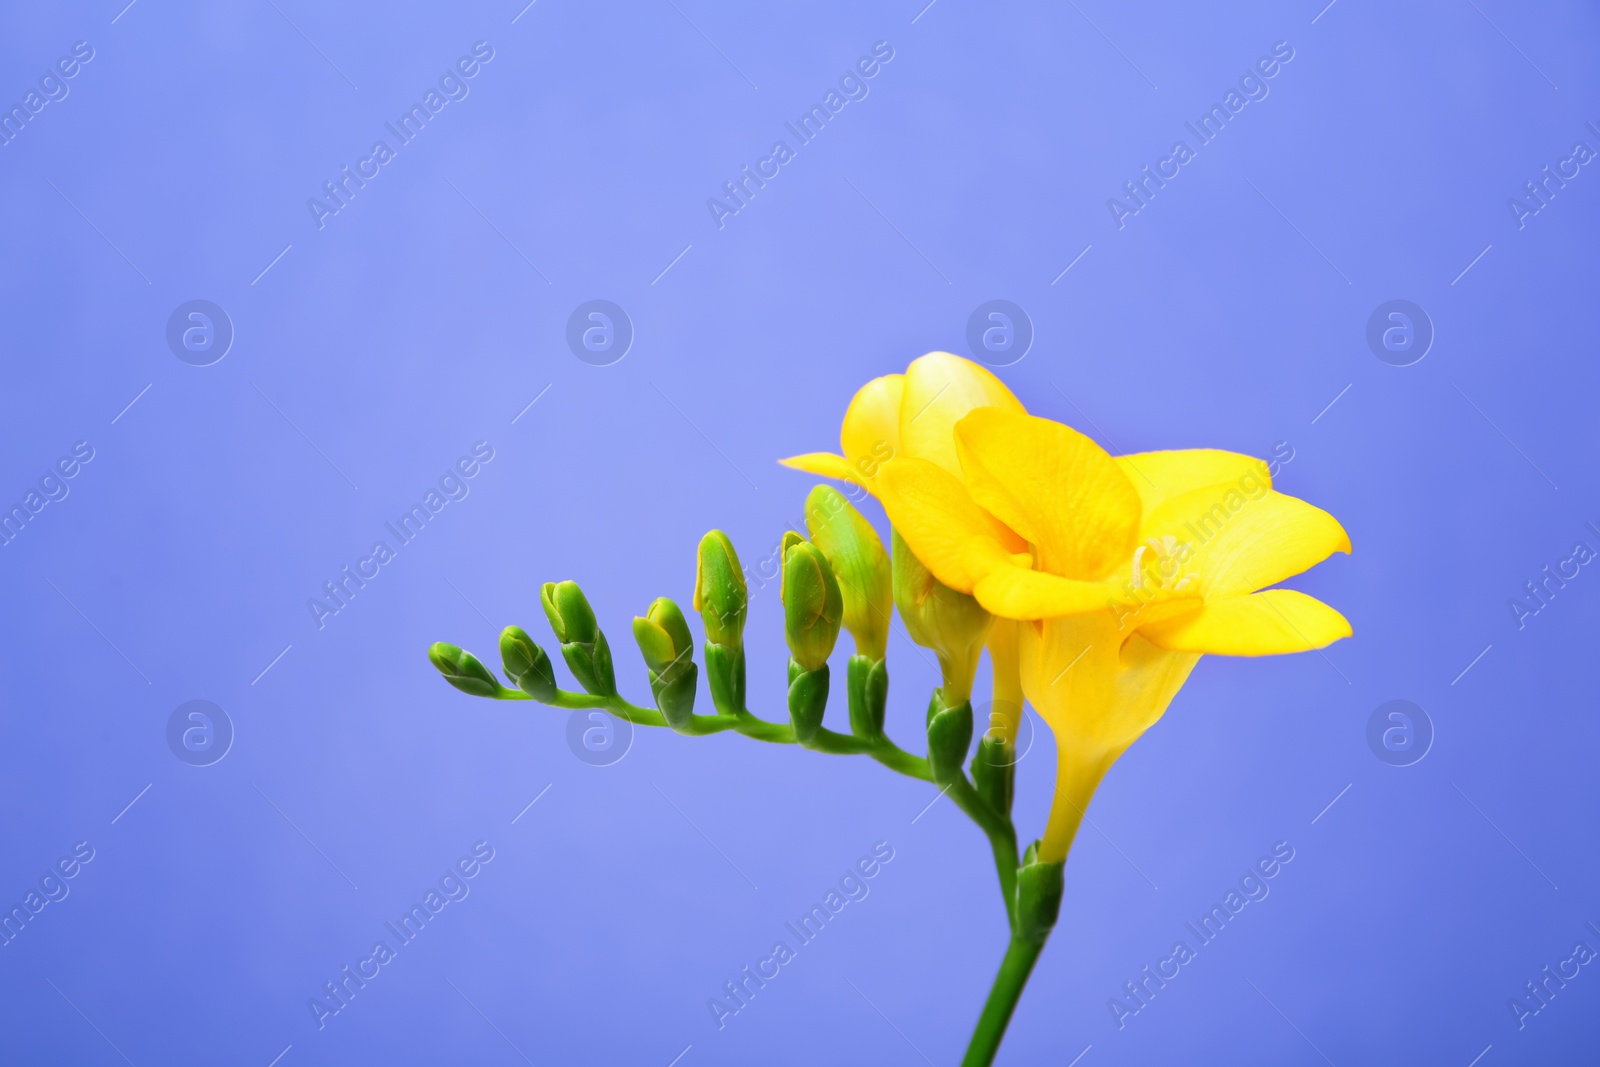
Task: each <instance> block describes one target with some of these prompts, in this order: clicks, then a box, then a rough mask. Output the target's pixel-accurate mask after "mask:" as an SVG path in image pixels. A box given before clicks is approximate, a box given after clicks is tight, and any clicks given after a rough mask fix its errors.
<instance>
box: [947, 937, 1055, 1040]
mask: <svg viewBox="0 0 1600 1067" xmlns="http://www.w3.org/2000/svg"><path fill="white" fill-rule="evenodd" d="M1042 951H1044V939H1043V938H1030V937H1022V936H1017V935H1013V936H1012V938H1011V943H1010V944H1009V945H1008V946H1006V954H1005V958H1004V959H1002V960H1001V961H1000V973H999V974H997V975H995V979H994V985H993V986H992V987H991V988H990V989H989V999H988V1000H987V1001H985V1002H984V1005H983V1014H982V1015H980V1016H979V1017H978V1027H977V1029H976V1030H974V1031H973V1033H972V1041H971V1042H970V1043H969V1044H968V1045H967V1054H966V1055H965V1056H964V1057H962V1060H961V1067H989V1065H990V1064H991V1063H993V1062H994V1057H995V1053H997V1052H999V1051H1000V1042H1001V1040H1002V1039H1003V1038H1004V1037H1005V1036H1006V1026H1007V1024H1009V1023H1010V1022H1011V1013H1012V1012H1014V1011H1015V1010H1016V1008H1017V1001H1018V1000H1019V999H1020V998H1021V997H1022V990H1023V987H1025V986H1026V985H1027V984H1028V976H1029V975H1030V974H1032V973H1033V965H1034V964H1035V963H1037V962H1038V960H1039V953H1040V952H1042Z"/></svg>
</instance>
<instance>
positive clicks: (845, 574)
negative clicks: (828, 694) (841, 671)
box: [806, 485, 894, 662]
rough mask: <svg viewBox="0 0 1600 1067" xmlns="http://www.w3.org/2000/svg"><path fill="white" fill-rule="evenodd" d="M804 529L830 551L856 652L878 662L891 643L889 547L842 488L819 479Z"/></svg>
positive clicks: (809, 500) (810, 498) (824, 551)
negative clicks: (887, 550) (852, 504)
mask: <svg viewBox="0 0 1600 1067" xmlns="http://www.w3.org/2000/svg"><path fill="white" fill-rule="evenodd" d="M806 529H808V530H810V531H811V540H812V543H814V544H815V545H816V546H817V547H818V548H820V549H821V550H822V554H823V555H824V556H826V557H827V559H828V564H829V565H830V566H831V567H832V568H833V573H834V575H835V576H836V577H837V578H838V580H839V592H840V593H841V594H843V596H844V628H845V629H846V630H847V631H849V633H850V636H851V637H853V638H855V642H856V655H858V656H865V657H867V658H868V659H870V660H872V661H874V662H877V661H880V660H882V659H883V656H884V652H885V651H886V649H887V648H888V644H889V613H890V611H891V610H892V609H893V605H894V599H893V594H892V592H891V590H890V564H889V553H888V552H886V551H884V548H883V541H881V540H880V539H879V538H878V532H877V531H876V530H874V529H873V528H872V524H871V523H870V522H868V521H867V520H866V518H865V517H864V516H863V515H862V514H861V512H859V511H857V510H856V509H855V508H853V507H851V506H850V502H849V501H848V500H846V499H845V498H844V494H842V493H840V492H839V491H838V490H837V489H835V488H833V487H832V486H829V485H819V486H817V487H816V488H815V489H813V490H811V493H810V495H809V496H807V497H806Z"/></svg>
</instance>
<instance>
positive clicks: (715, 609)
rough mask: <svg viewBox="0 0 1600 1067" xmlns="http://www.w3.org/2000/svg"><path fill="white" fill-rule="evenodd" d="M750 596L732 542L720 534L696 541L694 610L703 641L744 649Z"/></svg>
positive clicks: (713, 532)
mask: <svg viewBox="0 0 1600 1067" xmlns="http://www.w3.org/2000/svg"><path fill="white" fill-rule="evenodd" d="M749 603H750V595H749V593H748V592H747V591H746V589H745V584H744V571H743V569H742V568H740V566H739V554H738V553H737V552H735V551H734V550H733V542H732V541H730V540H728V535H727V534H725V533H723V532H722V531H721V530H712V531H711V532H710V533H708V534H706V535H705V536H704V537H702V538H701V539H700V552H699V556H698V563H697V566H696V567H695V575H694V610H696V611H698V612H699V613H700V618H701V621H702V622H703V623H704V624H705V628H706V640H707V641H708V642H710V643H712V644H715V645H725V646H727V647H728V648H734V649H737V648H743V647H744V617H745V610H746V608H747V607H748V606H749Z"/></svg>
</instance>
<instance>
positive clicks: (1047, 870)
mask: <svg viewBox="0 0 1600 1067" xmlns="http://www.w3.org/2000/svg"><path fill="white" fill-rule="evenodd" d="M1038 852H1039V846H1038V842H1035V843H1034V844H1032V845H1029V846H1028V850H1027V851H1026V852H1025V853H1023V860H1022V866H1020V867H1018V868H1017V906H1016V917H1015V919H1014V920H1013V923H1012V926H1013V927H1014V929H1015V932H1016V935H1017V936H1019V937H1022V938H1024V939H1026V940H1028V941H1031V942H1033V943H1035V944H1043V943H1044V941H1045V939H1046V938H1048V937H1049V936H1050V931H1051V930H1053V929H1055V925H1056V919H1057V918H1058V917H1059V916H1060V914H1061V892H1062V889H1063V882H1064V879H1065V867H1066V865H1065V864H1064V863H1040V862H1039V860H1038Z"/></svg>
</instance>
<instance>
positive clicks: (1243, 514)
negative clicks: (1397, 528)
mask: <svg viewBox="0 0 1600 1067" xmlns="http://www.w3.org/2000/svg"><path fill="white" fill-rule="evenodd" d="M1252 484H1254V485H1255V486H1256V494H1255V495H1254V496H1251V495H1249V494H1248V493H1246V492H1245V491H1243V490H1242V489H1241V488H1240V483H1238V482H1223V483H1221V484H1218V485H1212V486H1207V487H1205V488H1203V489H1195V490H1192V491H1190V492H1187V493H1183V494H1180V495H1179V496H1176V497H1173V498H1172V499H1171V500H1168V501H1167V502H1166V503H1165V504H1162V505H1161V506H1160V507H1159V508H1157V509H1156V511H1155V512H1154V513H1153V514H1152V515H1150V516H1148V517H1147V518H1146V519H1145V521H1144V523H1143V526H1144V534H1145V536H1147V537H1161V536H1168V535H1170V536H1171V537H1173V538H1175V539H1176V540H1177V541H1178V542H1179V543H1185V542H1186V543H1187V544H1188V552H1187V554H1186V556H1184V557H1180V558H1181V559H1182V564H1181V570H1182V573H1186V574H1194V575H1196V576H1197V577H1198V578H1199V579H1200V586H1201V589H1202V590H1203V591H1204V595H1205V597H1206V599H1207V600H1215V599H1218V598H1221V597H1230V596H1237V595H1240V594H1242V593H1251V592H1254V591H1255V590H1257V589H1262V588H1265V587H1266V586H1269V585H1276V584H1277V583H1278V582H1281V581H1283V580H1284V579H1285V578H1289V577H1293V576H1294V575H1296V574H1299V573H1301V572H1302V571H1306V570H1310V569H1311V568H1312V567H1314V566H1316V565H1317V564H1318V563H1321V562H1322V561H1323V560H1325V559H1327V558H1328V557H1329V556H1331V555H1332V554H1333V553H1335V552H1349V551H1350V537H1349V535H1348V534H1346V533H1345V532H1344V527H1342V526H1340V525H1339V521H1338V520H1337V519H1335V518H1334V517H1333V516H1332V515H1329V514H1328V513H1327V512H1326V511H1323V510H1322V509H1321V508H1319V507H1315V506H1313V505H1311V504H1307V503H1306V502H1305V501H1304V500H1301V499H1299V498H1298V497H1292V496H1288V495H1286V494H1283V493H1278V492H1274V491H1272V490H1269V489H1265V488H1264V487H1263V486H1262V484H1261V483H1252Z"/></svg>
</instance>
